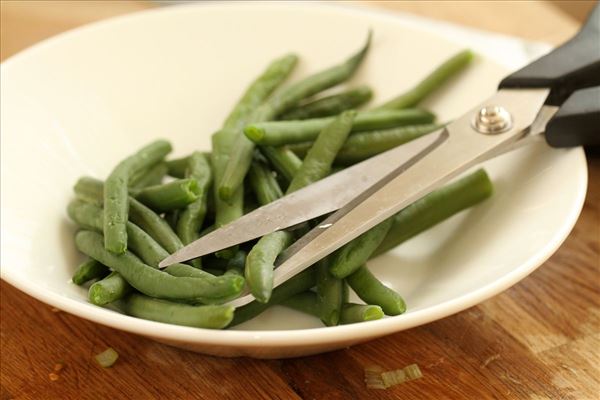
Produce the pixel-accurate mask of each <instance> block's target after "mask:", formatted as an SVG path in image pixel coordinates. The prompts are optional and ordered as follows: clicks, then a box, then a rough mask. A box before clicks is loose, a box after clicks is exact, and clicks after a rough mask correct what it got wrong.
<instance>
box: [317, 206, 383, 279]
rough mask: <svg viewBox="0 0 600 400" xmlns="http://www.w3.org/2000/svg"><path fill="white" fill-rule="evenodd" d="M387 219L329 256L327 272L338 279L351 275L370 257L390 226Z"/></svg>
mask: <svg viewBox="0 0 600 400" xmlns="http://www.w3.org/2000/svg"><path fill="white" fill-rule="evenodd" d="M392 222H393V219H392V218H388V219H387V220H385V221H383V222H381V223H380V224H378V225H376V226H375V227H373V228H371V229H369V230H368V231H366V232H365V233H363V234H362V235H360V236H359V237H357V238H355V239H353V240H351V241H350V242H348V243H346V244H345V245H344V246H342V247H341V248H340V249H339V250H337V251H336V252H335V253H333V254H332V255H331V256H330V259H331V262H330V265H329V272H330V273H331V274H332V275H333V276H334V277H336V278H338V279H343V278H345V277H347V276H348V275H350V274H352V273H353V272H354V271H356V270H357V269H358V268H360V266H361V265H363V264H364V263H365V262H367V260H368V259H369V258H370V257H371V254H372V253H373V252H374V251H375V249H377V247H378V246H379V245H380V244H381V242H382V241H383V239H384V238H385V235H387V233H388V231H389V230H390V227H391V226H392Z"/></svg>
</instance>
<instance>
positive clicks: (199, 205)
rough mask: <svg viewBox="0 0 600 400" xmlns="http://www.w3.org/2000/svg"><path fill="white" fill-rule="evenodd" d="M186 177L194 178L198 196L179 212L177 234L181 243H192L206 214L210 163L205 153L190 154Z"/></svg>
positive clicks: (210, 180)
mask: <svg viewBox="0 0 600 400" xmlns="http://www.w3.org/2000/svg"><path fill="white" fill-rule="evenodd" d="M187 176H188V178H190V179H194V180H195V182H196V184H197V186H198V192H199V195H198V198H197V199H196V201H194V202H193V203H192V204H190V205H188V207H187V208H186V209H185V210H184V211H183V212H182V213H181V216H180V218H179V221H178V223H177V234H178V236H179V238H180V239H181V241H182V243H183V244H189V243H192V242H193V241H194V240H196V239H198V238H199V237H200V236H199V232H200V228H201V227H202V224H203V222H204V217H205V216H206V209H207V205H206V204H207V200H208V197H209V196H208V195H209V193H208V191H209V187H210V184H211V182H212V173H211V167H210V163H209V161H208V159H207V157H206V156H205V155H203V154H202V153H200V152H194V154H192V155H191V156H190V167H189V169H188V173H187Z"/></svg>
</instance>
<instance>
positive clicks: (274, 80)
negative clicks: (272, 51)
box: [212, 54, 298, 258]
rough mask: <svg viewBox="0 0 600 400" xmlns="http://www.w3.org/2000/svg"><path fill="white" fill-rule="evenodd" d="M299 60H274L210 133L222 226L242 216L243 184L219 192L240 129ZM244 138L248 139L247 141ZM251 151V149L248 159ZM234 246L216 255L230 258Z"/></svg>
mask: <svg viewBox="0 0 600 400" xmlns="http://www.w3.org/2000/svg"><path fill="white" fill-rule="evenodd" d="M297 61H298V58H297V56H295V55H293V54H290V55H287V56H284V57H282V58H279V59H277V60H275V61H273V62H272V63H271V64H270V65H269V66H268V67H267V69H266V70H265V72H263V74H262V75H261V76H259V77H258V78H257V79H256V80H255V81H254V82H253V83H252V84H251V85H250V86H249V87H248V89H247V90H246V92H245V93H244V95H243V96H242V98H241V99H240V100H239V101H238V103H237V104H236V106H235V108H234V109H233V111H232V112H231V113H230V114H229V116H228V117H227V119H226V120H225V123H224V125H223V129H222V130H221V132H219V133H217V134H215V135H213V158H212V162H213V169H214V175H215V183H214V193H215V194H214V196H215V206H216V224H217V226H219V227H220V226H223V225H225V224H227V223H229V222H231V221H234V220H236V219H238V218H239V217H241V216H242V214H243V212H244V206H243V201H244V192H243V185H241V184H240V185H237V186H236V187H235V188H233V189H232V190H231V191H230V192H229V193H228V195H227V196H225V197H222V196H220V195H219V193H220V187H221V184H222V182H223V181H224V180H225V179H229V178H227V176H228V174H231V173H232V171H227V170H228V168H229V164H231V163H230V161H229V159H230V158H231V157H232V156H233V157H235V155H233V154H232V153H235V152H237V151H238V150H237V148H238V147H240V146H243V142H242V141H241V140H246V139H245V138H244V137H242V138H241V140H240V136H243V135H240V134H239V131H240V130H241V129H242V127H243V126H244V125H245V124H246V123H247V121H248V120H249V118H251V114H252V113H254V111H255V110H256V108H257V107H258V106H259V105H260V104H261V103H262V102H263V101H264V100H265V99H266V98H267V97H268V96H269V95H270V94H271V93H272V92H273V90H275V88H276V87H277V86H279V84H281V82H283V81H284V80H285V79H286V78H287V77H288V75H289V74H290V73H291V71H292V70H293V69H294V67H295V65H296V63H297ZM246 141H247V140H246ZM251 157H252V151H251V152H250V158H251ZM235 251H236V248H235V247H234V248H233V249H225V250H222V251H220V252H217V255H219V256H221V257H225V258H229V257H233V255H234V254H235Z"/></svg>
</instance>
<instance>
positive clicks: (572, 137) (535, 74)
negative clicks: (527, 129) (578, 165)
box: [500, 5, 600, 147]
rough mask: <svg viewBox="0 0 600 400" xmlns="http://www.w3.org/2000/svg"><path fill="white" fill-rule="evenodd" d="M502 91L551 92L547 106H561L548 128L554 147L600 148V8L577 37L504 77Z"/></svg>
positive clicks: (548, 134)
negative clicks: (513, 89)
mask: <svg viewBox="0 0 600 400" xmlns="http://www.w3.org/2000/svg"><path fill="white" fill-rule="evenodd" d="M500 88H549V89H550V95H549V96H548V99H547V100H546V104H549V105H555V106H561V107H560V109H559V111H558V112H557V113H556V115H555V116H554V117H553V118H552V119H551V120H550V122H549V123H548V125H547V126H546V141H547V142H548V144H549V145H550V146H552V147H571V146H597V145H600V5H596V7H594V10H592V13H591V14H590V16H589V17H588V19H587V21H586V23H585V24H584V26H583V28H581V30H580V31H579V33H578V34H577V35H575V37H573V38H572V39H571V40H569V41H568V42H566V43H565V44H563V45H562V46H560V47H558V48H556V49H554V50H553V51H551V52H550V53H548V54H546V55H545V56H543V57H541V58H539V59H537V60H536V61H534V62H532V63H531V64H529V65H527V66H526V67H524V68H522V69H520V70H519V71H517V72H514V73H512V74H510V75H509V76H507V77H506V78H504V79H503V80H502V82H500ZM585 88H589V89H585Z"/></svg>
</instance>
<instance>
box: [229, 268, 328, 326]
mask: <svg viewBox="0 0 600 400" xmlns="http://www.w3.org/2000/svg"><path fill="white" fill-rule="evenodd" d="M315 279H316V275H315V270H314V268H308V269H305V270H304V271H302V272H300V273H299V274H298V275H296V276H294V277H292V278H291V279H289V280H287V281H285V282H284V283H282V284H281V285H279V286H277V287H276V288H275V289H273V293H272V295H271V298H270V299H269V302H268V303H259V302H258V301H253V302H252V303H249V304H246V305H245V306H242V307H239V308H236V310H235V315H234V317H233V321H232V322H231V324H230V325H229V326H234V325H238V324H241V323H242V322H246V321H248V320H250V319H252V318H254V317H256V316H257V315H259V314H260V313H262V312H263V311H265V310H266V309H267V308H269V306H271V305H273V304H279V303H281V302H282V301H284V300H285V299H288V298H290V297H292V296H294V295H296V294H298V293H302V292H304V291H306V290H308V289H310V288H311V287H313V286H314V285H315Z"/></svg>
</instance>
